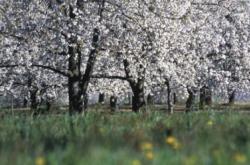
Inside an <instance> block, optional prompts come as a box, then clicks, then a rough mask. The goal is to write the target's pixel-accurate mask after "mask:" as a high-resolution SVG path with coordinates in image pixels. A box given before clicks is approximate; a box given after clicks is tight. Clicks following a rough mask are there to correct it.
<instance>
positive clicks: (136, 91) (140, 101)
mask: <svg viewBox="0 0 250 165" xmlns="http://www.w3.org/2000/svg"><path fill="white" fill-rule="evenodd" d="M143 82H144V81H143V80H139V81H138V82H137V83H136V84H133V85H132V91H133V98H132V111H133V112H136V113H137V112H139V111H140V109H141V108H142V107H143V106H145V98H144V87H143V85H144V84H143Z"/></svg>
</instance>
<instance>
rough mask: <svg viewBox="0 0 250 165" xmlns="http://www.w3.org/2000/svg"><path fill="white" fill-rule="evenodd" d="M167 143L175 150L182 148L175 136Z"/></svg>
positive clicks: (170, 137)
mask: <svg viewBox="0 0 250 165" xmlns="http://www.w3.org/2000/svg"><path fill="white" fill-rule="evenodd" d="M166 143H167V144H168V145H170V146H172V147H173V149H175V150H178V149H180V148H181V143H180V142H179V141H178V140H177V139H176V138H175V137H173V136H169V137H167V138H166Z"/></svg>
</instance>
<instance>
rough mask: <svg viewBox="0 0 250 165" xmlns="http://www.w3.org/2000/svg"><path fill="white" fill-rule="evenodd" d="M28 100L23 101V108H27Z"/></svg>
mask: <svg viewBox="0 0 250 165" xmlns="http://www.w3.org/2000/svg"><path fill="white" fill-rule="evenodd" d="M27 105H28V100H27V99H26V98H24V99H23V108H27Z"/></svg>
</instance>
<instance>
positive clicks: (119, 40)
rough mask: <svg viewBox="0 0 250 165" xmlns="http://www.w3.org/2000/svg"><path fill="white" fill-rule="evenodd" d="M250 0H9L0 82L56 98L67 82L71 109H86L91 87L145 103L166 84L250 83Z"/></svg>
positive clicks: (182, 87)
mask: <svg viewBox="0 0 250 165" xmlns="http://www.w3.org/2000/svg"><path fill="white" fill-rule="evenodd" d="M249 7H250V3H249V2H248V1H238V0H202V1H201V0H168V1H167V0H93V1H88V0H81V1H80V0H60V1H53V0H47V1H36V0H18V1H16V0H9V1H6V0H0V76H1V80H0V81H1V82H0V86H1V87H0V91H1V92H3V93H4V92H10V91H11V92H12V93H13V94H14V95H16V96H20V92H21V93H22V94H23V95H24V96H25V97H29V98H30V97H31V94H32V93H34V92H35V95H37V97H41V98H42V97H43V95H45V94H44V93H47V94H46V96H47V97H48V98H56V97H57V96H56V93H57V91H58V90H62V89H64V88H65V87H67V88H66V90H65V91H68V95H69V104H70V111H71V112H74V111H78V112H80V111H81V110H82V108H83V106H82V105H83V102H84V101H83V100H84V98H85V97H86V96H87V92H96V91H98V92H102V93H110V94H112V95H122V94H123V93H126V92H132V93H133V96H134V97H133V110H134V111H138V110H139V109H140V108H141V107H142V106H143V105H144V104H145V99H144V98H145V95H147V94H149V93H154V92H155V91H157V90H160V88H161V87H166V88H169V89H171V90H175V91H183V92H182V94H183V95H188V94H190V92H194V91H196V90H199V89H201V88H202V87H204V86H206V87H208V88H216V89H218V90H216V91H217V92H219V93H223V92H224V93H230V92H231V93H232V91H235V90H240V89H243V88H244V89H245V88H248V86H249V85H248V84H249V71H250V63H249V60H250V54H249V50H250V44H249V40H250V35H249V32H250V20H249V16H250V10H249ZM41 91H43V92H41ZM44 91H46V92H44ZM187 91H189V92H187ZM169 92H170V91H169ZM42 93H43V94H42Z"/></svg>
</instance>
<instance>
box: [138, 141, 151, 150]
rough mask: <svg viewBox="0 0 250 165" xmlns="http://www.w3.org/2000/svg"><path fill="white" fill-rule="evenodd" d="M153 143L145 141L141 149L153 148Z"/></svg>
mask: <svg viewBox="0 0 250 165" xmlns="http://www.w3.org/2000/svg"><path fill="white" fill-rule="evenodd" d="M152 149H153V144H152V143H150V142H144V143H142V144H141V150H152Z"/></svg>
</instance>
